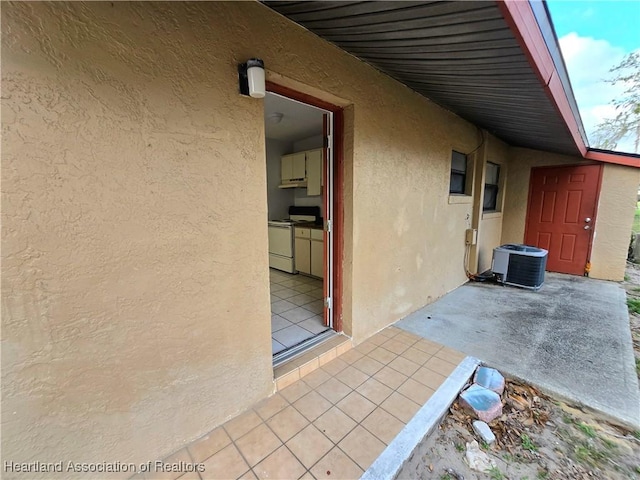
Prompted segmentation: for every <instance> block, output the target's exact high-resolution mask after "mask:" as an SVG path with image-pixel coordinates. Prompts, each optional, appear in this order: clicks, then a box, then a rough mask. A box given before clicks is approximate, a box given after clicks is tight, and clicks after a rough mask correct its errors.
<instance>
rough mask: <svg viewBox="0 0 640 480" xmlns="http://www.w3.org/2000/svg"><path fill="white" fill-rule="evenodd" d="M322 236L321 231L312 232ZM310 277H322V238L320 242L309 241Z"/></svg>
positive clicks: (316, 240)
mask: <svg viewBox="0 0 640 480" xmlns="http://www.w3.org/2000/svg"><path fill="white" fill-rule="evenodd" d="M314 232H319V233H320V234H322V230H314ZM311 275H313V276H314V277H320V278H322V277H324V242H323V241H322V236H320V240H318V239H315V238H312V239H311Z"/></svg>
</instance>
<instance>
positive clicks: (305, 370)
mask: <svg viewBox="0 0 640 480" xmlns="http://www.w3.org/2000/svg"><path fill="white" fill-rule="evenodd" d="M318 368H320V363H319V362H318V359H317V358H313V359H311V360H309V361H308V362H306V363H303V364H302V365H300V378H305V379H306V377H307V375H309V374H310V373H312V372H314V371H316V370H317V369H318Z"/></svg>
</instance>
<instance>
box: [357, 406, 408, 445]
mask: <svg viewBox="0 0 640 480" xmlns="http://www.w3.org/2000/svg"><path fill="white" fill-rule="evenodd" d="M361 425H362V426H363V427H364V428H366V429H367V430H369V431H370V432H371V433H373V434H374V435H375V436H376V437H378V439H379V440H381V441H382V442H384V443H385V444H387V445H389V444H390V443H391V441H392V440H393V439H394V438H395V437H396V435H397V434H398V433H399V432H400V430H402V429H403V428H404V425H405V424H404V423H403V422H401V421H400V420H398V419H397V418H396V417H394V416H393V415H391V414H390V413H389V412H387V411H386V410H384V409H382V408H376V409H375V410H374V411H373V412H371V414H370V415H369V416H368V417H367V418H365V419H364V421H363V422H362V424H361Z"/></svg>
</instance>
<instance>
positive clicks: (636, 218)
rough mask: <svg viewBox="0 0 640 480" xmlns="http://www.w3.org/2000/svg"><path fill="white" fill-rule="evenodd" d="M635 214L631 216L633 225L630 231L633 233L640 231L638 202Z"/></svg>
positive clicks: (639, 207)
mask: <svg viewBox="0 0 640 480" xmlns="http://www.w3.org/2000/svg"><path fill="white" fill-rule="evenodd" d="M636 207H637V208H636V214H635V215H634V217H633V225H632V226H631V231H632V232H634V233H640V202H638V203H637V204H636Z"/></svg>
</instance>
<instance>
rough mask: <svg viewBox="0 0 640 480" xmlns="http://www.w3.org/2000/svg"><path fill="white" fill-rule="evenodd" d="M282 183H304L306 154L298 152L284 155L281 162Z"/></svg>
mask: <svg viewBox="0 0 640 480" xmlns="http://www.w3.org/2000/svg"><path fill="white" fill-rule="evenodd" d="M280 167H281V170H280V177H281V180H282V183H291V182H295V181H303V180H304V179H305V178H306V176H307V175H306V168H307V167H306V153H305V152H298V153H292V154H291V155H284V156H283V157H282V158H281V161H280Z"/></svg>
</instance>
